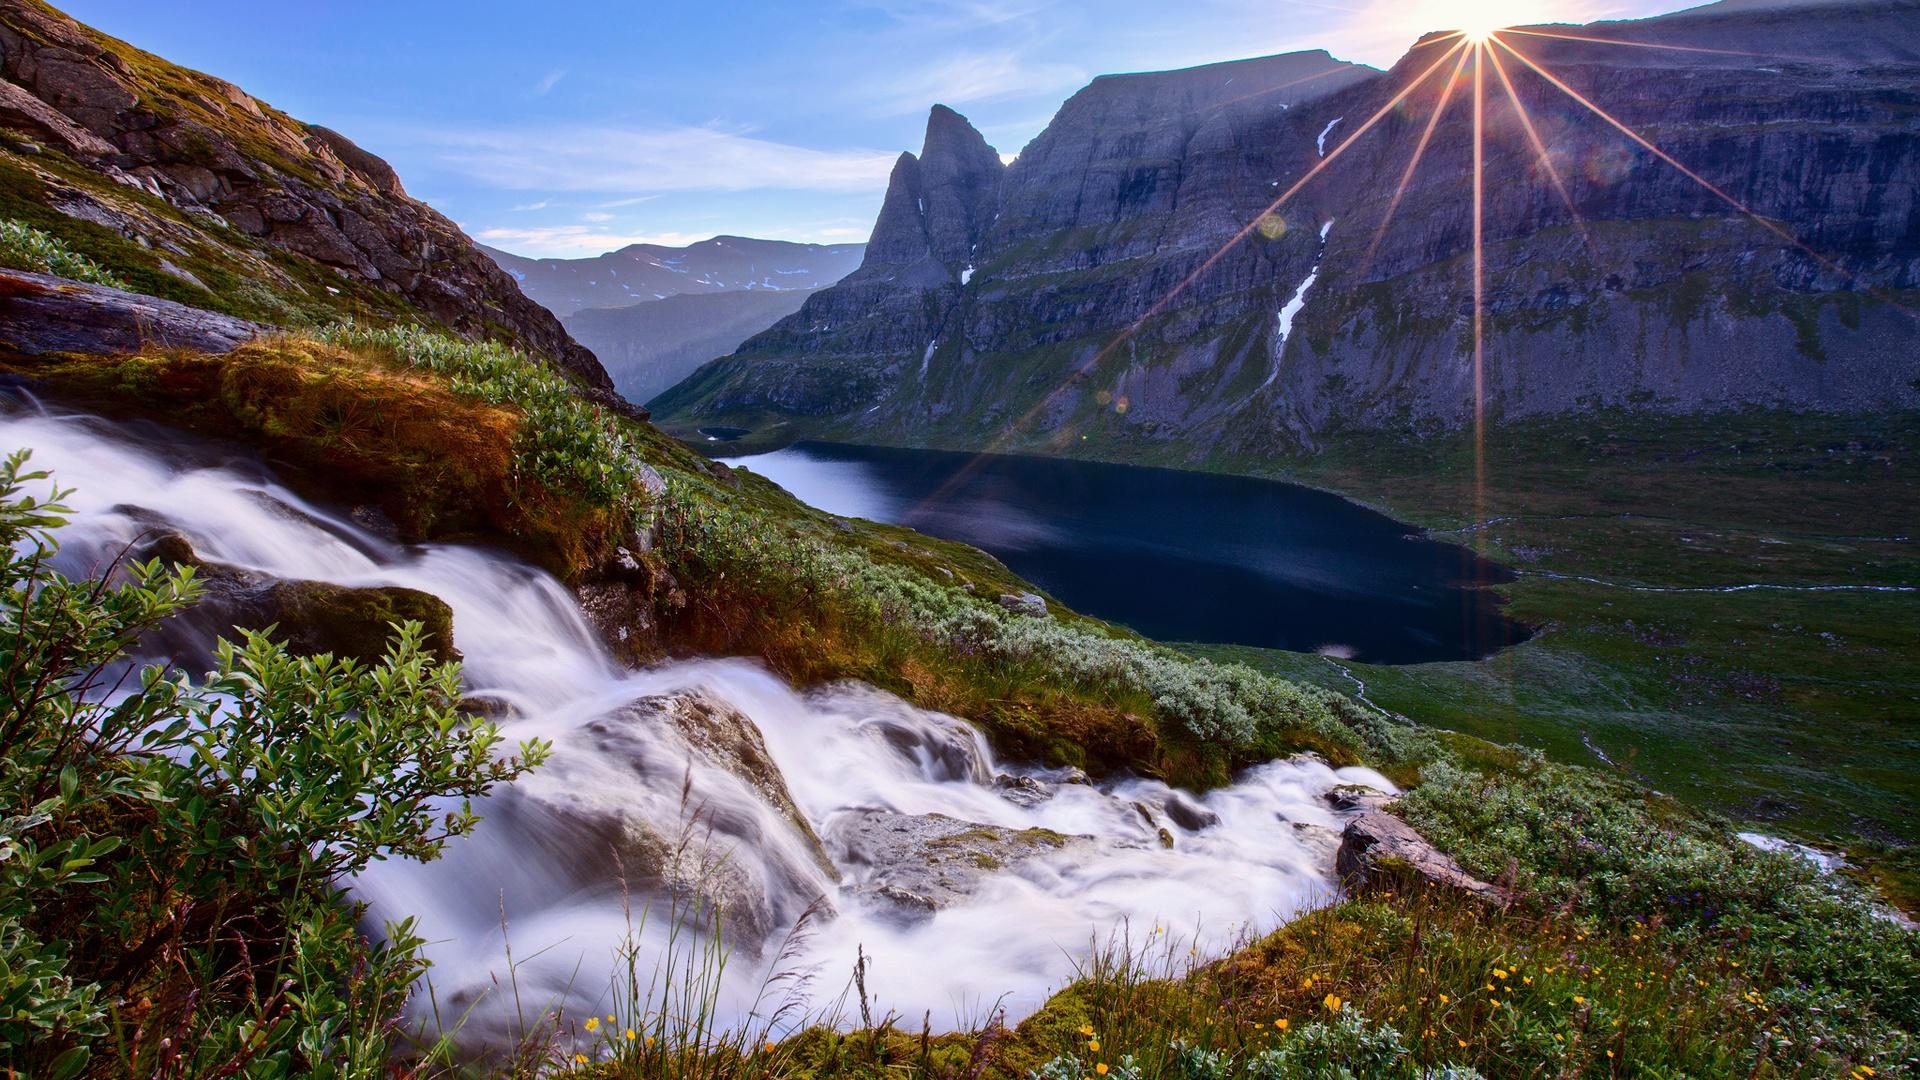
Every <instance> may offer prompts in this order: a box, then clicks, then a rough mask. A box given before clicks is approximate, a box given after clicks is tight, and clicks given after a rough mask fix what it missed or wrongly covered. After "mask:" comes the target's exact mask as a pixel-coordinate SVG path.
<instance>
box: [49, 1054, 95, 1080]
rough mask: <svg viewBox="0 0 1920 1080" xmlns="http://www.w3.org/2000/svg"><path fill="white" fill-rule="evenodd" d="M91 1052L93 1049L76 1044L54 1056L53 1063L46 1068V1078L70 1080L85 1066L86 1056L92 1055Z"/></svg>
mask: <svg viewBox="0 0 1920 1080" xmlns="http://www.w3.org/2000/svg"><path fill="white" fill-rule="evenodd" d="M92 1053H93V1051H91V1050H88V1049H87V1048H86V1047H84V1046H76V1047H74V1048H73V1049H71V1050H68V1051H67V1052H66V1053H64V1054H61V1055H60V1056H59V1057H57V1058H54V1059H53V1064H52V1065H51V1066H48V1068H47V1077H48V1080H72V1078H73V1077H75V1076H79V1075H80V1070H81V1069H84V1068H86V1067H87V1058H88V1057H90V1056H92Z"/></svg>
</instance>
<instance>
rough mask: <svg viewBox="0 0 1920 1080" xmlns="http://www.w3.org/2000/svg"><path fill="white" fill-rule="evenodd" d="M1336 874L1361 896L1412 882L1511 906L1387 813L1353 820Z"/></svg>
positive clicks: (1343, 834) (1338, 854)
mask: <svg viewBox="0 0 1920 1080" xmlns="http://www.w3.org/2000/svg"><path fill="white" fill-rule="evenodd" d="M1334 870H1335V871H1336V872H1337V873H1338V874H1339V875H1340V880H1341V883H1342V884H1344V885H1345V886H1346V887H1347V888H1349V889H1353V890H1356V891H1357V890H1361V889H1365V888H1368V887H1369V886H1371V885H1373V884H1375V883H1377V882H1405V881H1407V879H1408V878H1412V879H1413V880H1414V881H1418V882H1424V883H1426V884H1428V885H1433V886H1437V887H1440V888H1443V889H1450V890H1454V891H1457V892H1460V893H1463V894H1465V895H1466V896H1469V897H1471V898H1473V899H1475V900H1479V901H1482V902H1485V903H1489V904H1502V905H1504V904H1505V903H1506V902H1507V900H1508V896H1507V894H1506V892H1505V891H1503V890H1501V889H1499V888H1498V887H1496V886H1493V885H1489V884H1487V883H1486V882H1484V881H1481V880H1480V879H1479V878H1476V877H1474V876H1473V875H1472V874H1469V873H1467V872H1466V871H1465V870H1462V869H1461V868H1460V864H1459V863H1456V862H1454V861H1453V859H1452V858H1450V857H1449V856H1448V855H1447V854H1446V853H1445V852H1443V851H1441V850H1440V849H1439V848H1436V847H1434V846H1433V845H1432V844H1429V843H1427V841H1426V839H1425V838H1424V837H1422V836H1421V835H1420V834H1419V832H1417V831H1415V829H1414V827H1413V826H1411V825H1409V824H1407V823H1406V822H1404V821H1401V820H1400V819H1399V818H1397V817H1394V816H1393V815H1392V814H1389V813H1387V812H1386V811H1385V810H1377V809H1367V810H1362V811H1360V812H1359V813H1358V814H1357V815H1355V816H1354V817H1353V818H1351V819H1350V820H1348V822H1347V824H1346V827H1345V828H1344V829H1343V830H1341V833H1340V849H1339V851H1338V852H1336V853H1335V855H1334Z"/></svg>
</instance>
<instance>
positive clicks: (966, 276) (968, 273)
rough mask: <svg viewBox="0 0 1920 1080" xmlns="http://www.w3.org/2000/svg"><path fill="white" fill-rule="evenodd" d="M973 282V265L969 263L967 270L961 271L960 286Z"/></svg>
mask: <svg viewBox="0 0 1920 1080" xmlns="http://www.w3.org/2000/svg"><path fill="white" fill-rule="evenodd" d="M972 280H973V265H972V264H971V263H969V264H968V265H967V268H966V269H965V270H962V271H960V284H962V285H965V284H966V283H967V282H969V281H972Z"/></svg>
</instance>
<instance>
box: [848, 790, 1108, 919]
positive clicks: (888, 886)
mask: <svg viewBox="0 0 1920 1080" xmlns="http://www.w3.org/2000/svg"><path fill="white" fill-rule="evenodd" d="M831 835H832V841H833V843H834V844H835V846H836V847H837V848H840V849H841V850H843V851H844V853H845V857H844V862H845V863H846V864H847V865H850V866H855V867H860V868H861V869H860V870H859V871H858V880H857V882H856V883H855V889H856V891H857V892H860V893H862V894H864V895H869V896H873V897H876V898H878V899H880V900H883V901H886V902H887V903H890V904H893V905H895V906H896V907H898V908H899V909H901V910H902V911H903V912H906V913H909V914H918V915H924V914H928V913H931V912H934V911H939V910H940V909H942V908H946V907H951V906H953V905H954V904H957V903H960V902H961V901H964V900H966V899H967V898H968V897H970V896H972V895H974V894H975V893H976V892H978V891H979V890H980V888H981V887H982V886H983V885H984V884H985V883H986V882H987V881H988V880H989V879H991V878H992V877H994V876H995V875H997V874H1001V873H1004V872H1006V871H1008V870H1010V869H1012V868H1014V867H1016V866H1018V865H1019V864H1021V863H1023V862H1026V861H1028V860H1031V859H1035V858H1038V857H1040V856H1043V855H1052V854H1056V853H1059V852H1062V851H1068V850H1072V849H1075V848H1082V847H1085V846H1087V845H1090V844H1092V842H1093V841H1092V839H1091V838H1090V837H1084V836H1068V835H1066V834H1064V833H1057V832H1052V831H1050V830H1047V829H1008V828H1003V827H1001V826H998V825H984V824H981V823H979V822H975V821H961V820H960V819H958V818H952V817H948V816H946V815H945V814H896V813H893V812H891V811H885V810H869V811H860V812H855V813H852V814H849V815H845V816H843V817H842V818H841V819H840V820H837V821H835V822H834V825H833V829H832V834H831Z"/></svg>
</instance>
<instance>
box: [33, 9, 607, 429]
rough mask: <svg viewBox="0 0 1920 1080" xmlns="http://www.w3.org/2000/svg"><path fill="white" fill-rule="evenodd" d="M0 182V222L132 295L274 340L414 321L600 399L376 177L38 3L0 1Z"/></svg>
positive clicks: (470, 247) (512, 296)
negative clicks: (511, 348)
mask: <svg viewBox="0 0 1920 1080" xmlns="http://www.w3.org/2000/svg"><path fill="white" fill-rule="evenodd" d="M0 181H4V182H0V217H3V218H6V219H8V220H10V221H12V222H14V223H17V224H19V225H22V226H27V227H31V228H34V229H37V230H39V231H40V232H43V233H46V234H49V235H52V236H54V237H56V238H58V239H60V240H61V241H63V242H65V243H67V244H68V245H70V246H71V247H73V248H75V249H76V250H79V251H81V252H82V253H84V254H89V255H90V256H91V257H93V258H95V259H96V260H98V261H100V262H103V263H107V264H111V265H115V266H116V267H118V268H119V273H120V274H121V275H122V276H124V277H126V278H128V279H129V283H130V284H132V285H133V286H134V287H135V288H136V289H137V290H139V291H141V292H146V293H150V294H153V295H158V296H161V297H163V298H166V299H170V300H175V301H178V302H181V303H184V304H187V305H190V306H193V307H201V308H209V309H213V310H216V311H220V312H223V313H226V314H231V315H238V316H242V317H246V318H251V319H256V320H259V321H263V322H270V323H279V324H282V325H293V324H300V323H309V322H315V321H326V320H331V319H338V318H340V317H343V316H351V317H355V318H359V319H362V320H371V321H393V320H404V321H410V322H424V323H428V324H432V325H438V326H441V327H444V328H446V329H449V330H453V331H455V332H457V333H460V334H462V335H464V336H467V337H469V338H479V337H491V338H497V339H500V340H503V341H506V342H509V343H512V344H515V345H519V346H523V347H525V348H526V349H528V350H529V351H532V352H535V353H538V354H540V355H541V356H544V357H546V358H547V359H549V360H551V361H553V362H554V363H556V364H558V365H559V366H561V367H562V368H564V369H565V370H567V371H568V372H570V373H571V374H572V375H573V376H575V377H576V378H578V379H579V380H581V381H582V382H583V383H585V384H586V385H588V386H589V387H593V388H595V389H597V390H600V391H603V392H604V391H607V390H610V389H611V387H612V382H611V380H609V379H608V378H607V374H606V372H605V371H604V370H602V369H601V367H600V365H599V363H598V362H597V361H595V360H594V358H593V355H592V354H591V353H589V352H588V351H587V350H585V349H583V348H581V347H580V346H579V345H578V344H577V343H575V342H574V341H573V339H572V338H571V337H569V336H568V334H567V332H566V330H565V329H564V328H562V327H561V325H560V322H559V320H558V319H556V318H555V317H554V316H553V315H552V314H550V313H549V312H547V311H546V310H545V309H543V308H541V307H540V306H539V305H538V304H535V303H534V302H532V301H530V300H528V299H527V298H526V297H525V296H523V295H522V294H521V292H520V290H519V289H518V288H516V287H515V285H514V281H513V279H512V278H511V277H509V276H508V275H507V274H506V273H505V272H504V271H502V270H501V269H499V267H497V266H495V265H494V263H493V262H492V261H491V260H490V259H488V258H487V257H486V256H484V255H482V254H481V253H480V251H479V249H478V248H477V247H476V246H475V245H474V244H473V242H472V241H470V240H469V239H468V238H467V237H466V236H465V235H464V234H462V233H461V231H460V230H459V228H458V227H456V226H455V225H454V224H453V223H452V222H451V221H448V220H447V219H446V218H445V217H442V216H441V215H440V214H439V213H437V212H435V211H434V210H433V209H432V208H431V207H428V206H427V205H426V204H424V203H421V202H418V201H416V200H414V199H412V198H410V197H408V195H407V193H406V191H405V189H404V188H403V187H402V186H401V184H400V178H399V177H398V176H396V175H395V173H394V171H393V169H392V168H391V167H390V166H388V165H387V163H386V162H385V161H382V160H381V159H380V158H378V157H375V156H374V155H373V154H370V153H368V152H367V151H365V150H363V149H361V148H360V147H359V146H357V145H355V144H354V143H353V142H352V141H351V140H349V139H348V138H347V137H346V136H344V135H342V134H340V133H339V132H336V131H332V130H329V129H327V128H324V127H318V126H315V125H311V124H305V123H302V122H300V121H299V120H296V119H294V118H292V117H290V116H288V115H286V114H285V113H282V112H280V111H279V110H277V109H274V108H273V107H272V106H270V105H267V104H265V103H264V102H261V101H259V100H257V99H256V98H254V97H252V96H251V95H249V94H247V93H246V92H245V91H244V90H241V89H240V88H239V87H237V86H234V85H233V84H232V83H229V82H226V81H224V80H221V79H216V78H213V77H212V76H209V75H204V74H201V73H200V72H197V71H190V70H188V69H186V68H182V67H179V66H177V65H174V64H171V63H169V62H167V61H165V60H163V59H161V58H159V57H157V56H154V55H152V54H150V53H146V52H142V51H141V50H139V49H136V48H134V47H132V46H130V45H128V44H126V43H125V42H122V41H118V40H116V39H114V38H111V37H108V36H106V35H105V34H101V33H99V32H98V31H96V30H93V29H92V28H90V27H86V26H83V25H81V24H80V23H77V22H75V21H73V20H72V19H69V18H67V17H66V16H65V15H62V14H61V13H60V12H58V11H56V10H54V9H53V8H51V7H49V6H47V5H46V4H43V3H40V2H38V0H0ZM609 403H612V401H611V399H609Z"/></svg>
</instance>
